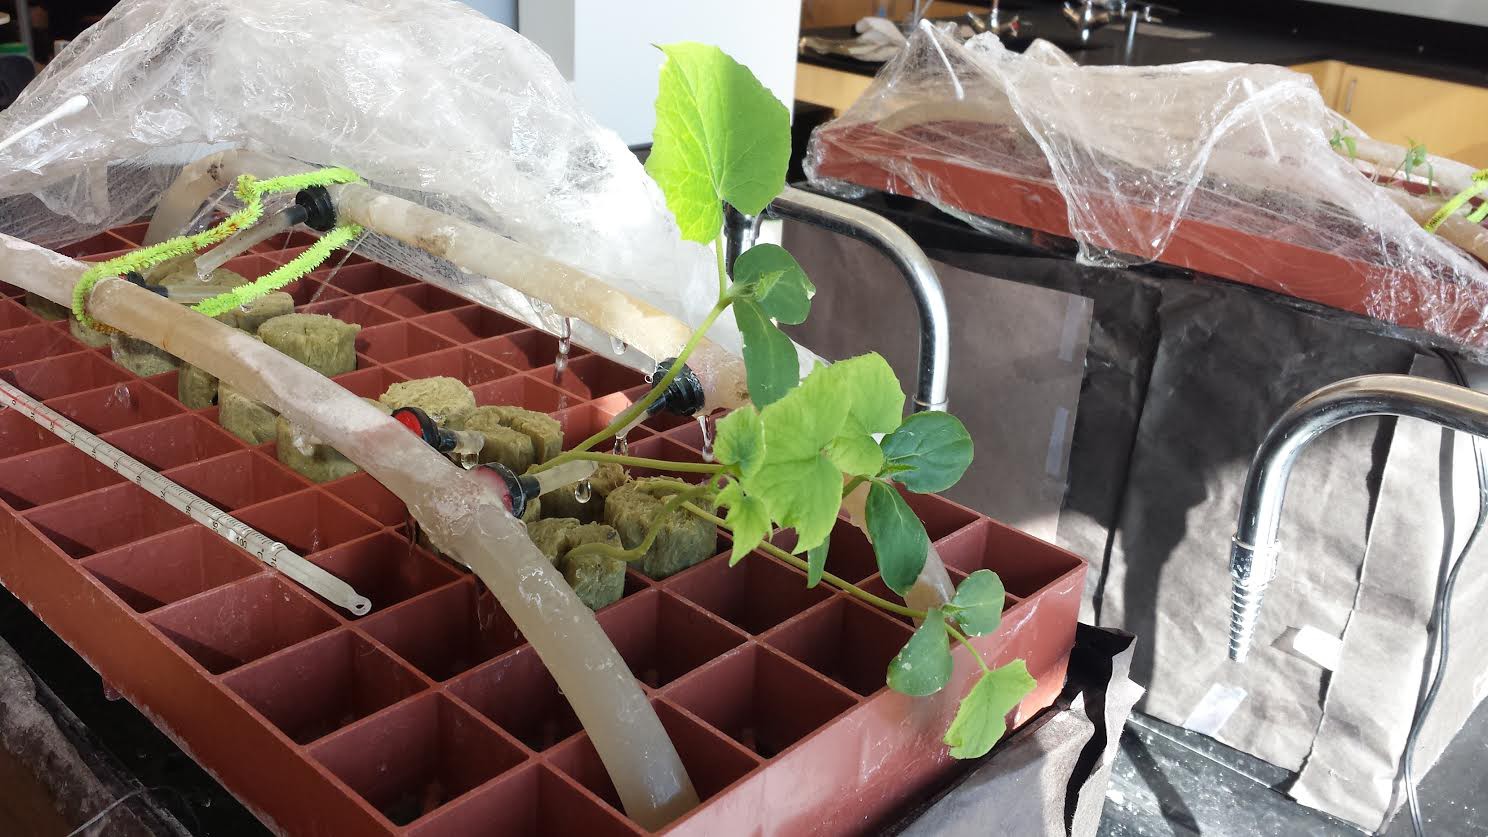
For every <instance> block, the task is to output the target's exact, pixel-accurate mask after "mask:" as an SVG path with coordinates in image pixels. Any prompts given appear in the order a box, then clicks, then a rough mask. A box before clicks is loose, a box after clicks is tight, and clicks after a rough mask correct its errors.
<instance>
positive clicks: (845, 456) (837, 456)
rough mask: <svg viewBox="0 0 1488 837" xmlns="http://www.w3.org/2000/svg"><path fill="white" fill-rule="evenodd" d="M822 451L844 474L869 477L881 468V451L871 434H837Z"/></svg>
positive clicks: (882, 458) (882, 460) (882, 461)
mask: <svg viewBox="0 0 1488 837" xmlns="http://www.w3.org/2000/svg"><path fill="white" fill-rule="evenodd" d="M823 452H824V453H826V455H827V458H828V459H830V460H832V464H833V465H836V466H837V468H838V469H839V470H841V471H842V472H843V473H844V474H851V475H852V476H855V477H871V476H873V475H874V474H877V473H878V472H879V470H880V469H882V468H883V463H884V457H883V451H882V450H880V449H879V447H878V445H877V444H875V443H874V441H873V437H872V436H869V435H867V434H864V433H859V434H856V435H851V436H838V437H837V438H835V439H833V440H832V441H830V442H828V443H827V446H826V448H825V449H824V451H823Z"/></svg>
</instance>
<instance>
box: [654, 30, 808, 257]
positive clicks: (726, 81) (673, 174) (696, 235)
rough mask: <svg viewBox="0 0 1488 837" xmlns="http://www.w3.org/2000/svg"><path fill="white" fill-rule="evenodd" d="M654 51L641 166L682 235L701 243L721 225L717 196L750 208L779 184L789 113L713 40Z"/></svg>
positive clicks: (757, 209)
mask: <svg viewBox="0 0 1488 837" xmlns="http://www.w3.org/2000/svg"><path fill="white" fill-rule="evenodd" d="M661 51H662V52H664V53H666V63H665V64H663V65H662V68H661V80H660V83H659V85H658V89H657V93H656V131H655V133H654V134H653V136H652V145H651V156H650V157H648V158H647V159H646V171H648V172H650V174H651V176H652V177H653V178H655V179H656V182H657V183H658V184H659V185H660V186H661V191H662V193H663V194H664V195H666V202H667V207H668V208H669V209H671V210H672V214H673V215H675V216H676V217H677V225H678V226H679V227H680V228H681V231H682V237H683V238H685V239H687V240H689V241H698V242H702V243H704V244H706V243H708V242H710V241H712V240H713V239H714V238H715V237H716V236H717V235H718V231H719V230H720V229H721V228H722V227H723V206H722V201H728V202H729V203H730V204H732V205H733V206H734V208H736V209H738V210H739V211H740V212H743V213H745V214H748V215H756V214H758V213H759V212H760V211H761V210H763V209H764V208H765V206H766V205H767V204H768V203H769V202H770V201H771V200H772V199H774V197H775V196H776V195H777V194H779V193H780V190H781V189H782V188H783V187H784V186H785V169H786V164H787V162H789V159H790V114H789V112H787V111H786V109H785V105H783V104H781V103H780V100H778V99H776V98H775V96H774V95H773V94H771V93H770V91H769V89H767V88H766V87H765V86H764V85H763V84H760V82H759V79H757V78H755V77H754V73H751V72H750V71H749V69H748V68H747V67H745V66H743V65H742V64H740V63H739V62H737V61H735V60H734V59H732V58H730V57H729V56H728V55H726V54H725V53H724V52H723V51H722V50H720V49H718V48H717V47H713V46H706V45H704V44H696V43H678V44H668V45H666V46H663V47H661Z"/></svg>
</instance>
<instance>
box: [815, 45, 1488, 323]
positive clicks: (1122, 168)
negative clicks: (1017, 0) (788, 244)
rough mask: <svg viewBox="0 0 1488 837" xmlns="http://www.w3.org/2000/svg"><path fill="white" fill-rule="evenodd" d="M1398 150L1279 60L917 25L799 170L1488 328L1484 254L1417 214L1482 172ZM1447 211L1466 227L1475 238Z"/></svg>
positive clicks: (1389, 319)
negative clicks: (1139, 59)
mask: <svg viewBox="0 0 1488 837" xmlns="http://www.w3.org/2000/svg"><path fill="white" fill-rule="evenodd" d="M1405 157H1406V152H1405V149H1395V148H1392V147H1389V146H1386V145H1384V144H1382V143H1377V142H1374V141H1372V140H1370V139H1369V138H1368V137H1366V136H1364V134H1363V133H1362V132H1360V131H1359V130H1358V129H1357V128H1356V127H1355V126H1353V125H1351V124H1350V123H1349V122H1348V121H1347V120H1346V119H1345V118H1344V117H1342V116H1340V115H1338V114H1337V113H1334V112H1333V111H1332V110H1330V109H1329V108H1328V107H1327V106H1326V105H1325V104H1324V103H1323V100H1322V97H1321V95H1320V94H1319V93H1318V90H1317V88H1316V86H1315V85H1314V84H1313V82H1312V80H1311V79H1310V78H1309V77H1307V76H1305V75H1302V74H1299V73H1296V72H1293V71H1291V70H1287V69H1285V68H1281V67H1273V66H1263V65H1247V64H1225V63H1218V62H1195V63H1189V64H1178V65H1170V66H1159V67H1082V66H1077V65H1076V64H1074V62H1072V61H1071V60H1070V59H1069V57H1068V56H1066V55H1065V54H1064V53H1062V52H1060V51H1059V50H1058V49H1056V48H1054V47H1053V46H1051V45H1050V44H1048V43H1046V42H1042V41H1037V42H1035V43H1034V44H1033V45H1032V46H1030V47H1029V49H1028V50H1027V52H1025V53H1023V54H1015V53H1012V52H1009V51H1008V50H1007V49H1005V48H1004V47H1003V46H1002V44H1001V43H1000V42H999V41H998V40H997V38H996V37H994V36H991V35H982V36H978V37H976V38H973V39H972V40H970V41H968V42H966V43H964V44H962V43H958V42H957V41H955V40H954V39H952V38H949V37H946V36H944V35H941V34H939V33H937V32H934V31H933V30H930V29H928V28H925V27H922V28H921V29H920V30H918V31H916V33H915V34H914V36H913V37H912V38H911V39H910V42H909V44H908V46H907V47H906V48H905V49H904V50H903V51H902V52H901V54H900V55H899V56H898V57H897V58H896V59H895V60H894V61H892V62H891V63H889V64H888V65H887V66H886V67H885V68H884V70H883V71H882V72H881V73H880V74H879V76H878V77H877V78H876V79H875V80H874V82H873V84H872V86H871V87H869V89H868V90H867V91H866V92H865V93H864V94H863V96H862V97H861V98H860V99H859V100H858V101H857V102H856V103H855V104H854V105H853V106H852V107H851V108H850V109H849V110H848V111H847V112H846V113H845V114H843V116H842V117H841V118H839V119H838V120H836V121H834V122H832V123H830V124H828V125H826V126H824V127H823V128H821V129H819V130H818V131H817V133H816V135H815V136H814V137H813V140H812V147H811V149H810V151H809V154H808V161H807V171H808V173H810V174H811V176H812V177H813V179H815V180H817V181H818V182H819V183H823V184H826V185H829V186H839V187H843V188H856V187H860V186H865V185H866V186H872V187H876V188H884V189H887V190H889V191H893V192H897V193H900V194H906V195H912V196H914V197H918V198H920V199H923V200H926V201H928V202H930V203H932V204H935V205H936V206H938V207H940V208H941V209H943V210H945V211H947V212H950V213H951V214H954V215H957V216H959V217H962V218H964V219H966V220H968V221H969V222H970V223H972V224H980V225H983V226H986V227H989V228H990V227H992V226H994V224H989V223H988V222H987V220H986V219H991V220H992V221H994V222H1009V221H1011V222H1013V223H1016V224H1020V225H1024V226H1034V227H1040V226H1042V227H1043V228H1044V229H1048V230H1051V231H1058V232H1061V233H1063V232H1065V231H1067V232H1068V234H1070V235H1071V236H1072V237H1074V238H1075V239H1076V240H1077V241H1078V243H1079V245H1080V251H1081V258H1082V260H1084V261H1086V262H1087V263H1091V264H1098V265H1130V264H1137V263H1141V262H1147V261H1155V260H1161V261H1168V262H1172V263H1175V264H1180V265H1184V266H1192V265H1196V264H1202V265H1204V267H1202V268H1200V269H1204V270H1206V272H1212V273H1215V274H1217V275H1222V276H1225V277H1227V278H1234V279H1238V280H1240V281H1247V282H1251V283H1252V284H1258V285H1261V286H1264V287H1268V288H1269V289H1272V290H1277V291H1280V292H1283V293H1288V294H1291V295H1294V296H1298V297H1301V298H1304V299H1309V300H1312V301H1316V302H1321V303H1324V304H1328V305H1332V306H1335V307H1339V308H1344V309H1347V310H1352V311H1355V312H1357V313H1361V314H1365V315H1368V316H1370V317H1374V318H1376V319H1378V320H1381V321H1383V322H1385V323H1392V324H1399V325H1404V326H1408V327H1411V328H1421V329H1425V330H1427V331H1430V332H1434V333H1436V334H1440V335H1444V336H1447V337H1450V338H1452V339H1453V340H1456V341H1458V342H1461V343H1463V344H1467V345H1477V346H1478V347H1482V346H1485V345H1488V314H1485V302H1488V288H1485V283H1488V270H1485V268H1484V266H1483V264H1482V263H1481V262H1479V261H1477V260H1476V259H1474V258H1473V257H1471V256H1469V255H1468V254H1467V253H1466V252H1464V250H1463V249H1459V247H1458V246H1456V245H1454V244H1452V243H1449V241H1447V240H1446V239H1445V238H1443V237H1439V236H1436V235H1432V234H1431V233H1428V232H1426V231H1425V230H1423V229H1422V228H1421V226H1420V223H1419V222H1418V220H1417V219H1416V218H1413V217H1412V214H1413V213H1414V214H1415V215H1416V216H1421V215H1422V214H1423V213H1422V210H1421V207H1420V206H1419V204H1420V203H1421V202H1422V201H1423V199H1424V200H1425V201H1428V202H1431V201H1434V204H1436V205H1440V203H1441V202H1442V200H1443V199H1444V198H1443V195H1442V194H1440V193H1441V192H1444V193H1445V194H1446V195H1450V194H1452V193H1454V192H1456V191H1457V190H1458V188H1460V187H1461V185H1463V184H1465V183H1466V181H1467V180H1468V178H1469V177H1470V174H1471V172H1470V170H1469V169H1468V168H1467V167H1466V166H1463V165H1461V164H1458V163H1453V162H1451V161H1447V160H1441V159H1437V158H1427V159H1424V160H1421V161H1419V164H1418V165H1414V166H1412V167H1411V169H1410V170H1407V169H1406V167H1403V166H1400V165H1399V164H1400V163H1402V162H1405ZM1428 180H1430V181H1431V183H1430V184H1429V185H1428V182H1427V181H1428ZM1433 190H1438V191H1437V193H1435V194H1433ZM1408 191H1409V192H1413V193H1415V195H1416V196H1417V197H1412V196H1411V195H1410V194H1408V193H1407V192H1408ZM1061 198H1062V202H1061V200H1060V199H1061ZM1040 219H1041V220H1043V221H1046V222H1047V223H1043V224H1041V223H1040V222H1039V221H1040ZM1454 220H1455V221H1461V223H1454V226H1457V227H1459V229H1458V230H1455V231H1450V232H1453V233H1454V235H1453V236H1452V237H1453V239H1454V240H1457V241H1460V242H1462V243H1463V244H1462V246H1463V247H1466V248H1468V249H1472V248H1473V247H1474V246H1481V242H1482V241H1483V240H1484V239H1483V237H1482V236H1481V235H1479V234H1478V233H1477V232H1476V231H1474V230H1471V229H1469V230H1467V231H1466V232H1467V233H1468V235H1467V236H1466V237H1464V236H1463V235H1462V234H1461V233H1462V232H1463V230H1461V229H1460V227H1462V226H1464V225H1467V222H1466V221H1462V220H1461V219H1454ZM1054 228H1059V229H1057V230H1056V229H1054ZM1443 232H1444V233H1446V232H1449V231H1448V230H1445V229H1444V231H1443ZM1474 236H1476V242H1477V243H1476V244H1474ZM1480 256H1481V254H1480Z"/></svg>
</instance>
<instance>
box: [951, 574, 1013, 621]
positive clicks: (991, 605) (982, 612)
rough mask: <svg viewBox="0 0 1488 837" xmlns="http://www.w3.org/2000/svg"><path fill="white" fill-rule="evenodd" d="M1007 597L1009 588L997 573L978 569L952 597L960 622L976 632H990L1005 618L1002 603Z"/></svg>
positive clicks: (963, 582)
mask: <svg viewBox="0 0 1488 837" xmlns="http://www.w3.org/2000/svg"><path fill="white" fill-rule="evenodd" d="M1006 599H1007V591H1006V590H1004V589H1003V587H1002V579H1000V578H998V577H997V573H994V572H992V571H991V570H977V571H976V572H974V573H972V574H971V575H969V576H967V577H966V580H965V581H962V582H961V586H960V587H957V588H956V596H955V598H953V599H951V605H952V606H953V607H954V608H955V612H954V613H955V617H956V623H957V624H958V625H960V626H961V630H962V631H964V632H966V633H968V634H970V635H972V636H982V635H984V634H990V633H992V632H993V631H995V630H997V626H998V624H1000V623H1001V622H1002V606H1003V604H1004V602H1005V600H1006Z"/></svg>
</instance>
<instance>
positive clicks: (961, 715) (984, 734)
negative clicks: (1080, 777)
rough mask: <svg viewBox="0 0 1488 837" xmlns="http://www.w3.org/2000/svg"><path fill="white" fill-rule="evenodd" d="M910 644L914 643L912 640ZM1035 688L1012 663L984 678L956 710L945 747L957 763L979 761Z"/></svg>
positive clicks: (1019, 662) (1024, 668)
mask: <svg viewBox="0 0 1488 837" xmlns="http://www.w3.org/2000/svg"><path fill="white" fill-rule="evenodd" d="M911 641H913V640H911ZM1036 685H1038V684H1037V682H1036V681H1035V680H1034V679H1033V678H1032V677H1030V676H1028V666H1027V665H1026V664H1025V663H1024V662H1023V661H1022V660H1013V661H1012V662H1011V663H1008V664H1007V665H1005V666H1002V667H1000V668H995V669H993V670H991V671H989V672H987V673H986V674H983V675H982V676H981V678H980V679H979V680H977V682H976V685H975V686H972V687H971V691H970V692H968V693H967V694H966V697H964V698H962V699H961V705H960V706H959V707H958V708H957V709H956V717H955V719H954V720H952V721H951V726H950V728H949V729H947V730H946V734H945V743H946V744H947V745H948V746H949V747H950V748H951V755H952V756H953V757H955V758H958V759H975V758H981V757H982V756H984V755H986V754H987V752H988V751H990V750H991V749H992V747H993V745H995V744H996V743H997V741H998V739H1000V738H1002V734H1003V733H1004V732H1007V714H1008V713H1009V712H1011V711H1013V707H1015V706H1017V705H1018V704H1019V703H1021V702H1022V701H1023V698H1024V697H1025V696H1026V695H1027V694H1028V693H1029V692H1031V691H1033V687H1034V686H1036Z"/></svg>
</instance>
